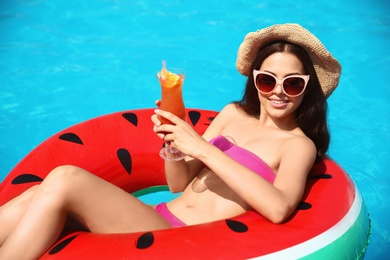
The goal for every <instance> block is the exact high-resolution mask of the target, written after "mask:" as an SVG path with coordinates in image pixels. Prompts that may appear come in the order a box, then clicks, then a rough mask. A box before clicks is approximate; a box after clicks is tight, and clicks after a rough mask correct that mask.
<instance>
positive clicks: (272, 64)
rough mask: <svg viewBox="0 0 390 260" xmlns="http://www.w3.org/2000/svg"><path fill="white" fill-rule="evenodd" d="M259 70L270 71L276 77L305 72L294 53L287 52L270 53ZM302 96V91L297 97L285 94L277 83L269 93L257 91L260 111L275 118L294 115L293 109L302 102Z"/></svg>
mask: <svg viewBox="0 0 390 260" xmlns="http://www.w3.org/2000/svg"><path fill="white" fill-rule="evenodd" d="M260 71H265V72H268V73H271V74H273V75H274V76H275V77H277V78H278V79H283V78H284V77H287V76H291V75H304V74H305V70H304V68H303V65H302V63H301V61H300V60H299V59H298V58H297V57H296V56H295V55H293V54H291V53H287V52H276V53H274V54H271V55H270V56H269V57H268V58H266V59H265V60H264V62H263V64H262V65H261V67H260ZM303 97H304V93H303V94H302V95H300V96H297V97H289V96H287V95H286V94H284V92H283V89H282V86H281V85H279V84H278V85H276V87H275V88H274V90H273V91H272V92H270V93H269V94H261V93H260V92H259V99H260V104H261V111H262V112H263V111H264V110H265V111H266V112H267V113H268V114H269V115H270V116H272V117H276V118H283V117H291V116H294V111H295V110H296V109H297V108H298V107H299V106H300V104H301V103H302V100H303Z"/></svg>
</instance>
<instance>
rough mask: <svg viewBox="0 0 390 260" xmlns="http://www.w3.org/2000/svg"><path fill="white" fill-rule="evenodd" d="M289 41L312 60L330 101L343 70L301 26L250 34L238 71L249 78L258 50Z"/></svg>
mask: <svg viewBox="0 0 390 260" xmlns="http://www.w3.org/2000/svg"><path fill="white" fill-rule="evenodd" d="M278 40H281V41H287V42H290V43H293V44H296V45H299V46H301V47H302V48H303V49H304V50H305V51H306V52H307V53H308V54H309V56H310V58H311V60H312V62H313V64H314V69H315V71H316V73H317V77H318V80H319V81H320V84H321V88H322V91H323V92H324V94H325V96H326V97H329V96H330V95H331V94H332V92H333V90H334V89H335V88H336V87H337V85H338V83H339V78H340V74H341V66H340V64H339V62H338V61H337V60H336V59H335V58H334V57H333V56H332V54H330V52H329V51H328V50H327V49H326V48H325V46H324V45H323V44H322V43H321V42H320V40H318V38H317V37H316V36H314V35H313V34H312V33H310V32H309V31H308V30H306V29H305V28H303V27H302V26H300V25H299V24H277V25H273V26H270V27H267V28H264V29H261V30H258V31H257V32H251V33H248V34H247V35H246V36H245V39H244V41H243V42H242V43H241V45H240V48H239V49H238V55H237V61H236V67H237V69H238V71H239V72H240V73H241V74H243V75H244V76H249V74H250V72H251V71H250V70H251V65H252V62H253V61H254V59H255V57H256V54H257V52H258V50H259V49H260V48H262V47H264V46H265V45H266V44H268V43H270V42H273V41H278Z"/></svg>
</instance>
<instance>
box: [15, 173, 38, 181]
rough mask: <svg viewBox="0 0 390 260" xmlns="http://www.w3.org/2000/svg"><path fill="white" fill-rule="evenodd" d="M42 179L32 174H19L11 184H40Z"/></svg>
mask: <svg viewBox="0 0 390 260" xmlns="http://www.w3.org/2000/svg"><path fill="white" fill-rule="evenodd" d="M41 181H43V179H42V178H41V177H39V176H36V175H34V174H29V173H26V174H21V175H19V176H17V177H15V179H13V180H12V184H23V183H31V182H41Z"/></svg>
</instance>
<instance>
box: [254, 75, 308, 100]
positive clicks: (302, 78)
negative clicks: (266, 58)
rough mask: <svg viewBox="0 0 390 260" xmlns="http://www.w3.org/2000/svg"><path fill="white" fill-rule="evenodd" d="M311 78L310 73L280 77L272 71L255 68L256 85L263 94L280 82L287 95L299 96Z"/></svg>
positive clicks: (268, 92) (269, 91)
mask: <svg viewBox="0 0 390 260" xmlns="http://www.w3.org/2000/svg"><path fill="white" fill-rule="evenodd" d="M309 78H310V76H309V75H291V76H287V77H285V78H283V79H278V78H276V77H275V76H274V75H272V74H271V73H268V72H264V71H260V70H253V80H254V81H255V86H256V88H257V90H258V91H259V92H260V93H262V94H270V93H271V92H272V91H273V90H274V89H275V88H276V86H277V85H278V84H280V85H281V86H282V89H283V93H284V94H286V96H289V97H297V96H299V95H301V94H302V93H303V92H304V91H305V89H306V86H307V82H308V81H309Z"/></svg>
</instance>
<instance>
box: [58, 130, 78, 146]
mask: <svg viewBox="0 0 390 260" xmlns="http://www.w3.org/2000/svg"><path fill="white" fill-rule="evenodd" d="M59 138H60V139H61V140H64V141H68V142H72V143H76V144H83V141H82V140H81V138H80V137H78V135H76V134H74V133H65V134H62V135H60V137H59Z"/></svg>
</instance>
